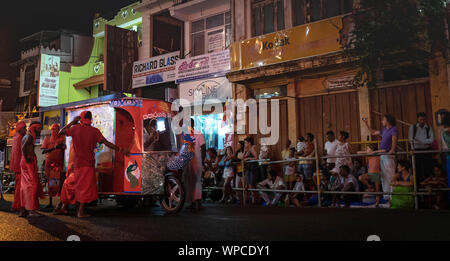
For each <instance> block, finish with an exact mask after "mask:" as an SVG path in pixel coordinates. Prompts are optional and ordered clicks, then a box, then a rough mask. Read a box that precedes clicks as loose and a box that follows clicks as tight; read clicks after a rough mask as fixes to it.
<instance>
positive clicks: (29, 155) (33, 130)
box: [20, 122, 43, 217]
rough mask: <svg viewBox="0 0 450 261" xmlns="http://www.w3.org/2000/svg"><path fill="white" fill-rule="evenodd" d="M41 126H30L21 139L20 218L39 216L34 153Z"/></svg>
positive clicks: (36, 168)
mask: <svg viewBox="0 0 450 261" xmlns="http://www.w3.org/2000/svg"><path fill="white" fill-rule="evenodd" d="M41 130H42V125H41V124H40V123H39V122H33V123H31V124H30V127H29V129H28V133H27V135H25V136H24V137H23V139H22V159H21V160H20V168H21V175H22V177H21V180H20V201H21V204H22V206H21V210H20V216H21V217H25V216H28V215H29V216H40V214H39V213H37V212H36V211H37V210H38V209H39V197H42V196H43V193H42V187H41V182H40V179H39V174H38V167H37V159H36V154H35V153H34V143H35V141H36V137H37V136H39V135H40V134H41Z"/></svg>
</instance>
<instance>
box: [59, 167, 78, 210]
mask: <svg viewBox="0 0 450 261" xmlns="http://www.w3.org/2000/svg"><path fill="white" fill-rule="evenodd" d="M60 200H61V202H62V203H63V204H64V205H75V203H76V200H75V173H70V174H69V175H68V176H67V178H66V179H65V180H64V183H63V186H62V189H61V196H60Z"/></svg>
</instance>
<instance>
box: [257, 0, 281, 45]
mask: <svg viewBox="0 0 450 261" xmlns="http://www.w3.org/2000/svg"><path fill="white" fill-rule="evenodd" d="M252 19H253V26H252V27H253V36H259V35H262V34H268V33H272V32H275V31H279V30H283V29H284V0H253V2H252Z"/></svg>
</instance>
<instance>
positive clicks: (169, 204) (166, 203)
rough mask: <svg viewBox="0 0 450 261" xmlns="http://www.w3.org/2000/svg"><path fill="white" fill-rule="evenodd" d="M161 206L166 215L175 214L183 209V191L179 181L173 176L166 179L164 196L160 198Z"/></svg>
mask: <svg viewBox="0 0 450 261" xmlns="http://www.w3.org/2000/svg"><path fill="white" fill-rule="evenodd" d="M160 199H161V206H162V207H163V208H164V210H165V211H166V212H167V213H170V214H176V213H178V212H180V210H181V209H182V208H183V205H184V200H185V191H184V188H183V185H182V184H181V182H180V180H179V179H178V178H176V177H174V176H168V177H166V181H165V184H164V195H163V196H161V197H160Z"/></svg>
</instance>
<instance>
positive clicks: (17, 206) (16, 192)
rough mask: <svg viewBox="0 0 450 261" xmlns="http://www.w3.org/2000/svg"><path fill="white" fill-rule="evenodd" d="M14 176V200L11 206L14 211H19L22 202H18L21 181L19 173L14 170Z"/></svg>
mask: <svg viewBox="0 0 450 261" xmlns="http://www.w3.org/2000/svg"><path fill="white" fill-rule="evenodd" d="M15 174H16V178H15V180H14V202H13V205H12V207H11V209H12V210H14V211H19V210H20V208H21V207H22V202H20V182H21V178H20V177H21V175H22V174H21V173H20V172H16V173H15Z"/></svg>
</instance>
